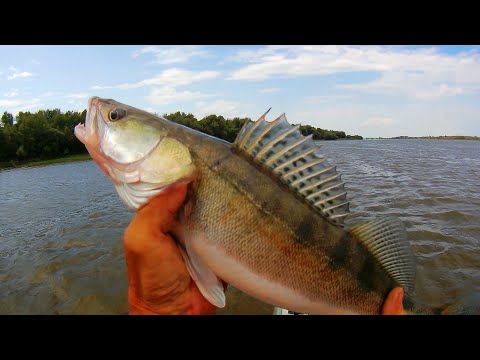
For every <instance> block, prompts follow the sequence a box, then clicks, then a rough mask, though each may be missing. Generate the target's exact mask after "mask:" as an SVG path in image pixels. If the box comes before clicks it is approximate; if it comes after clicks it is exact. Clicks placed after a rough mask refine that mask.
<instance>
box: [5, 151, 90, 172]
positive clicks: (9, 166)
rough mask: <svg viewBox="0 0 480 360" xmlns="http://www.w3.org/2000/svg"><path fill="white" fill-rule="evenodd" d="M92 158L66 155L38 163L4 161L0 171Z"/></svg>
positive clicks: (86, 155) (88, 155)
mask: <svg viewBox="0 0 480 360" xmlns="http://www.w3.org/2000/svg"><path fill="white" fill-rule="evenodd" d="M91 159H92V157H91V156H90V154H75V155H68V156H63V157H61V158H56V159H49V160H40V161H24V162H22V161H13V160H12V161H5V162H0V170H4V169H16V168H22V167H33V166H43V165H51V164H62V163H67V162H75V161H85V160H91Z"/></svg>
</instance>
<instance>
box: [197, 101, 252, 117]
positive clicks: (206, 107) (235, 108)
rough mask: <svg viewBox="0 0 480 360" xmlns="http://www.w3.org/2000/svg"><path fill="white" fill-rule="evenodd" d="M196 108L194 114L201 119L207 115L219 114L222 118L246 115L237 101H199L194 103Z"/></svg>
mask: <svg viewBox="0 0 480 360" xmlns="http://www.w3.org/2000/svg"><path fill="white" fill-rule="evenodd" d="M195 105H196V106H197V110H196V111H195V116H196V117H197V119H201V118H203V117H205V116H208V115H212V114H215V115H219V116H223V117H224V118H234V117H237V116H238V117H245V116H247V115H246V113H245V110H244V108H242V107H241V106H240V104H239V103H237V102H234V101H228V100H216V101H213V102H205V101H199V102H197V103H196V104H195Z"/></svg>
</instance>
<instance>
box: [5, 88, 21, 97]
mask: <svg viewBox="0 0 480 360" xmlns="http://www.w3.org/2000/svg"><path fill="white" fill-rule="evenodd" d="M17 95H18V89H12V90H11V91H10V92H6V93H4V94H3V96H5V97H15V96H17Z"/></svg>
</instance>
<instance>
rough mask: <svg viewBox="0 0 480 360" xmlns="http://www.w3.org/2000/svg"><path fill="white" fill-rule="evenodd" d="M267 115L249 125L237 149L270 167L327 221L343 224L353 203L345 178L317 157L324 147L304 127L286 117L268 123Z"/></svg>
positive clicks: (236, 143) (238, 140) (240, 135)
mask: <svg viewBox="0 0 480 360" xmlns="http://www.w3.org/2000/svg"><path fill="white" fill-rule="evenodd" d="M269 111H270V109H269ZM267 113H268V111H267V112H266V113H265V114H263V115H262V116H261V117H260V118H259V119H258V120H257V121H255V122H252V121H248V122H246V123H245V124H244V126H243V127H242V129H241V130H240V132H239V134H238V136H237V138H236V139H235V142H234V146H235V147H236V148H237V149H238V150H239V151H240V152H242V153H244V154H245V155H246V156H248V157H250V158H252V159H253V160H254V161H256V162H258V163H260V164H263V165H264V166H266V167H267V168H269V169H270V170H271V171H272V173H273V174H274V175H275V176H277V177H278V178H279V179H280V180H281V181H282V182H283V183H285V184H287V185H288V186H289V187H290V188H292V189H293V190H295V191H296V192H297V193H298V194H299V195H301V196H302V197H303V198H304V199H305V200H306V201H307V202H309V203H310V204H311V205H312V206H314V207H315V208H316V209H318V210H319V211H320V212H321V213H322V214H323V215H324V216H325V217H326V218H328V219H330V220H331V221H332V222H334V223H335V224H338V225H342V224H343V222H344V219H345V217H346V216H347V215H348V213H349V203H348V201H347V193H346V192H345V190H344V184H343V182H342V181H341V179H340V177H341V175H340V174H339V173H338V172H337V171H336V169H335V167H334V166H331V165H330V164H329V163H328V162H327V161H326V160H327V159H326V158H325V157H322V156H319V155H317V154H316V151H317V150H318V149H319V148H320V147H319V146H318V145H316V144H315V143H314V142H313V139H312V136H303V135H302V133H301V132H300V130H299V128H300V125H291V124H289V123H288V121H287V119H286V117H285V114H282V115H281V116H279V117H278V118H277V119H275V120H274V121H272V122H267V121H265V116H266V114H267Z"/></svg>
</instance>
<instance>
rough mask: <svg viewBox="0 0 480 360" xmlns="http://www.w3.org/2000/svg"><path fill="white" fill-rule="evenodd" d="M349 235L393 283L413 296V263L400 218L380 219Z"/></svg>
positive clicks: (354, 228)
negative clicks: (364, 249) (377, 263)
mask: <svg viewBox="0 0 480 360" xmlns="http://www.w3.org/2000/svg"><path fill="white" fill-rule="evenodd" d="M350 233H351V234H352V235H353V236H354V237H355V238H356V239H358V241H360V243H362V244H363V245H364V246H365V247H366V248H367V250H368V251H369V252H370V253H371V254H372V255H373V256H374V257H375V258H376V259H377V260H378V262H379V263H380V264H381V265H382V266H383V268H384V269H385V271H386V272H387V273H388V274H389V275H390V276H391V277H392V279H393V280H395V281H396V282H397V283H398V284H399V285H400V286H401V287H403V288H404V289H405V291H406V292H407V293H409V294H412V293H413V289H414V285H415V262H414V257H413V254H412V251H411V249H410V244H409V242H408V240H407V235H406V231H405V228H404V226H403V223H402V222H401V221H400V219H397V218H393V217H387V216H384V217H380V218H378V219H375V220H373V221H370V222H367V223H364V224H359V225H356V226H353V227H352V228H351V229H350Z"/></svg>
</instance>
